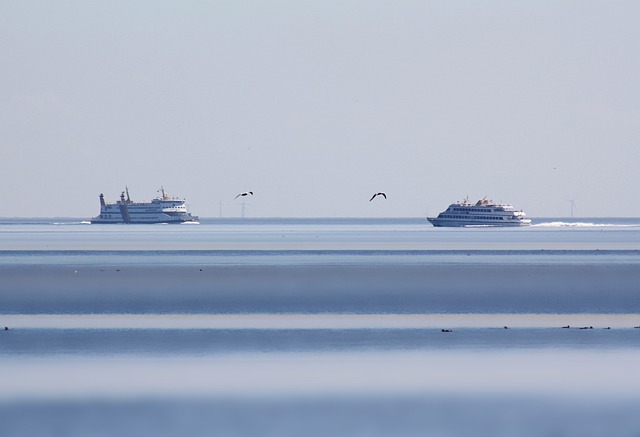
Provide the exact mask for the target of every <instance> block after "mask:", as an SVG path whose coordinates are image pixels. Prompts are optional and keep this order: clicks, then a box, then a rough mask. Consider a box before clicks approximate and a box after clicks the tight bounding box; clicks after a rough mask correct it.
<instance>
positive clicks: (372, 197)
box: [369, 194, 377, 202]
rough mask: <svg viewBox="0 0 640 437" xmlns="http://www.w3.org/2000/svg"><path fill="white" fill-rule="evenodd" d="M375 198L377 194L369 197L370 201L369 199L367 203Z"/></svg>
mask: <svg viewBox="0 0 640 437" xmlns="http://www.w3.org/2000/svg"><path fill="white" fill-rule="evenodd" d="M376 196H377V194H374V195H373V196H371V199H369V202H371V201H372V200H373V199H375V198H376Z"/></svg>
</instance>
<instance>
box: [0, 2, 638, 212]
mask: <svg viewBox="0 0 640 437" xmlns="http://www.w3.org/2000/svg"><path fill="white" fill-rule="evenodd" d="M638 23H640V2H639V1H616V0H606V1H605V0H602V1H586V0H576V1H562V0H553V1H542V0H541V1H513V0H509V1H490V0H487V1H476V0H469V1H448V0H447V1H445V0H442V1H428V0H407V1H388V0H387V1H375V0H362V1H349V0H335V1H332V0H318V1H316V0H305V1H299V0H290V1H289V0H274V1H268V0H224V1H177V0H176V1H158V0H148V1H145V0H140V1H135V0H134V1H132V0H126V1H124V0H123V1H84V0H83V1H49V0H43V1H30V0H20V1H18V0H15V1H10V0H1V1H0V62H1V64H0V150H1V153H2V156H1V160H0V187H1V188H0V195H1V196H2V201H1V202H0V216H22V217H24V216H75V217H91V216H95V215H97V213H98V210H99V204H98V195H99V194H100V193H101V192H102V193H104V194H105V196H106V198H107V200H109V201H115V200H116V199H117V197H118V195H119V193H120V191H122V190H123V189H124V186H125V185H127V186H128V187H129V190H130V192H131V196H132V198H133V199H134V200H150V199H151V198H153V197H154V196H155V195H156V190H157V189H158V188H159V187H160V186H161V185H163V186H164V188H165V189H166V190H167V192H168V193H170V194H173V195H179V196H181V197H186V198H187V200H188V203H189V205H190V208H191V211H192V213H194V214H197V215H200V216H204V217H210V216H213V217H216V216H218V215H219V214H220V206H222V213H223V214H224V215H225V216H238V215H239V214H240V206H239V204H240V203H241V200H240V199H238V200H234V197H235V195H236V194H237V193H239V192H241V191H247V190H252V191H254V193H255V195H254V196H253V197H252V198H250V199H249V200H248V201H247V202H248V204H249V205H248V206H247V216H249V217H334V216H336V217H351V216H358V217H385V216H386V217H403V216H406V217H419V216H425V215H427V214H436V213H437V212H439V211H441V210H442V209H444V208H445V207H446V206H447V205H448V204H449V203H451V202H452V201H454V200H461V199H463V198H464V197H465V196H467V195H468V196H469V197H470V199H472V200H476V199H478V198H482V197H484V196H488V198H490V199H493V200H496V201H503V202H510V203H513V204H514V205H515V206H516V207H518V208H523V209H524V210H525V211H526V212H527V213H528V214H529V215H530V216H567V215H569V212H570V203H569V201H568V200H569V199H573V200H574V201H575V204H576V206H577V208H578V209H577V214H579V215H583V216H640V199H639V197H640V188H639V187H640V178H639V171H638V165H639V164H640V26H639V25H638ZM377 191H385V192H386V193H387V195H388V196H389V197H388V199H387V200H386V201H385V200H384V199H381V198H378V199H376V200H375V201H373V202H369V198H370V197H371V195H372V194H373V193H374V192H377Z"/></svg>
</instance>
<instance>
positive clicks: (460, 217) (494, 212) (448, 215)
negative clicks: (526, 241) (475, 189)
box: [427, 199, 531, 227]
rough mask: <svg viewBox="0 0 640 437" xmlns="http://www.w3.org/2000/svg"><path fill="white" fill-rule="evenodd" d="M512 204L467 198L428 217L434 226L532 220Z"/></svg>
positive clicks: (523, 223) (522, 223) (516, 223)
mask: <svg viewBox="0 0 640 437" xmlns="http://www.w3.org/2000/svg"><path fill="white" fill-rule="evenodd" d="M525 217H526V214H525V213H524V212H523V211H522V210H520V211H516V210H515V208H514V207H513V206H512V205H508V204H498V203H494V202H493V201H491V200H486V199H481V200H478V202H476V203H475V204H472V203H470V202H469V201H468V200H467V199H465V200H464V201H462V202H456V203H452V204H451V205H449V208H447V210H446V211H443V212H441V213H440V214H438V217H427V220H429V221H430V222H431V223H432V224H433V226H437V227H440V226H443V227H445V226H446V227H453V226H527V225H530V224H531V220H530V219H528V218H525Z"/></svg>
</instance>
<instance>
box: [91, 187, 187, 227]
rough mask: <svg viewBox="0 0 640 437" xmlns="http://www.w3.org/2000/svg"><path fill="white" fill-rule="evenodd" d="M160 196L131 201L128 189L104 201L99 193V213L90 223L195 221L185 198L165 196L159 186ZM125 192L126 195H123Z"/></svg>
mask: <svg viewBox="0 0 640 437" xmlns="http://www.w3.org/2000/svg"><path fill="white" fill-rule="evenodd" d="M160 191H161V192H162V196H161V197H158V198H156V199H153V200H152V201H151V202H133V201H132V200H131V198H130V197H129V189H128V188H125V191H123V192H122V194H120V200H119V201H117V202H115V203H106V202H105V201H104V195H103V194H100V215H99V216H98V217H95V218H93V219H92V220H91V223H99V224H104V223H133V224H137V223H185V222H191V223H194V222H197V221H198V217H196V216H193V215H191V213H189V212H188V211H187V205H186V204H185V199H180V198H178V197H170V196H167V195H166V194H165V192H164V188H160ZM125 194H126V196H125Z"/></svg>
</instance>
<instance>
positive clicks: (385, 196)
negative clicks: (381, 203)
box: [378, 193, 387, 199]
mask: <svg viewBox="0 0 640 437" xmlns="http://www.w3.org/2000/svg"><path fill="white" fill-rule="evenodd" d="M378 194H382V195H383V196H384V198H385V199H386V198H387V195H386V194H384V193H378Z"/></svg>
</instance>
